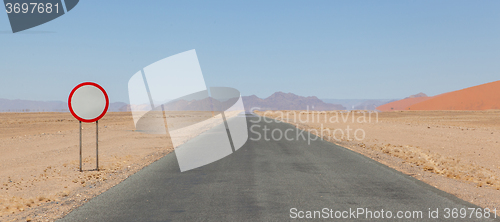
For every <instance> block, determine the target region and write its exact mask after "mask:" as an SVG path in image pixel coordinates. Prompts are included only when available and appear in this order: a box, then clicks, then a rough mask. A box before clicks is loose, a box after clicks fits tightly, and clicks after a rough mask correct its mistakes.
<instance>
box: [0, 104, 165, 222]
mask: <svg viewBox="0 0 500 222" xmlns="http://www.w3.org/2000/svg"><path fill="white" fill-rule="evenodd" d="M78 126H79V123H78V121H77V120H76V119H75V118H74V117H73V116H71V114H69V113H0V153H1V155H0V221H18V220H24V221H26V220H33V221H53V220H54V219H56V218H59V217H61V216H63V215H65V214H67V213H68V212H70V211H71V210H72V209H74V208H76V207H78V206H80V205H81V204H83V203H85V202H86V201H87V200H89V199H91V198H92V197H94V196H96V195H97V194H99V193H102V192H103V191H105V190H107V189H109V188H111V187H112V186H114V185H116V184H118V183H119V182H121V181H123V180H124V179H126V178H127V177H128V176H129V175H131V174H133V173H135V172H137V171H138V170H140V169H141V168H143V167H144V166H146V165H148V164H150V163H152V162H154V161H156V160H157V159H159V158H161V157H163V156H164V155H166V154H167V153H169V152H171V151H172V150H173V148H172V144H171V142H170V140H169V138H167V136H166V135H154V134H143V133H139V132H134V130H135V127H134V122H133V120H132V116H131V114H130V113H128V112H123V113H108V114H106V116H105V117H104V118H103V119H101V120H100V121H99V166H100V167H99V168H100V171H96V170H95V168H96V159H95V157H96V150H95V130H96V128H95V123H84V124H83V130H82V131H83V159H84V161H83V170H84V172H83V173H81V172H79V131H78Z"/></svg>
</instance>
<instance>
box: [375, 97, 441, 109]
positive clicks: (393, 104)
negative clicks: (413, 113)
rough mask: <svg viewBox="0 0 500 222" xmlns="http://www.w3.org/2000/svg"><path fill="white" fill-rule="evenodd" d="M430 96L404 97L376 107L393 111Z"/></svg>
mask: <svg viewBox="0 0 500 222" xmlns="http://www.w3.org/2000/svg"><path fill="white" fill-rule="evenodd" d="M430 98H432V97H413V98H406V99H402V100H398V101H394V102H390V103H387V104H384V105H381V106H379V107H377V108H376V109H377V110H380V111H383V112H385V111H394V110H405V109H406V108H407V107H408V106H411V105H413V104H417V103H420V102H423V101H426V100H428V99H430Z"/></svg>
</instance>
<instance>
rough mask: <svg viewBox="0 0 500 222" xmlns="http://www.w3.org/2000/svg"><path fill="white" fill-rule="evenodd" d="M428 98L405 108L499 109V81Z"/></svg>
mask: <svg viewBox="0 0 500 222" xmlns="http://www.w3.org/2000/svg"><path fill="white" fill-rule="evenodd" d="M430 98H431V99H429V100H426V101H423V102H420V103H417V104H412V105H410V106H408V107H406V110H487V109H500V81H495V82H490V83H486V84H482V85H478V86H473V87H469V88H465V89H461V90H457V91H453V92H449V93H444V94H440V95H437V96H434V97H430ZM396 102H397V101H396Z"/></svg>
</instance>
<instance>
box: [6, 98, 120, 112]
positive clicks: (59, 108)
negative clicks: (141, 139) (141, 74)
mask: <svg viewBox="0 0 500 222" xmlns="http://www.w3.org/2000/svg"><path fill="white" fill-rule="evenodd" d="M126 108H127V104H126V103H122V102H115V103H110V104H109V108H108V111H109V112H120V111H126ZM0 112H69V109H68V104H67V103H65V102H61V101H31V100H20V99H15V100H9V99H0Z"/></svg>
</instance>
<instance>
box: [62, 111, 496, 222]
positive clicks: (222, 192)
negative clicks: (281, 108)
mask: <svg viewBox="0 0 500 222" xmlns="http://www.w3.org/2000/svg"><path fill="white" fill-rule="evenodd" d="M250 119H252V120H254V121H255V120H256V119H257V118H256V117H251V118H249V120H250ZM253 125H256V126H254V127H253V128H252V131H249V138H250V139H249V140H248V141H247V143H246V144H245V145H244V146H243V147H242V148H240V149H239V150H237V151H236V152H235V153H233V154H231V155H229V156H227V157H225V158H223V159H221V160H219V161H216V162H214V163H211V164H208V165H205V166H203V167H200V168H197V169H194V170H190V171H186V172H183V173H181V172H180V171H179V166H178V164H177V159H176V156H175V153H171V154H168V155H167V156H165V157H164V158H162V159H160V160H158V161H157V162H155V163H153V164H151V165H149V166H148V167H145V168H144V169H143V170H141V171H140V172H138V173H136V174H135V175H133V176H131V177H129V178H128V179H126V180H125V181H123V182H122V183H120V184H118V185H117V186H115V187H113V188H111V189H110V190H108V191H106V192H104V193H103V194H101V195H99V196H97V197H96V198H94V199H92V200H90V201H89V202H88V203H86V204H84V205H83V206H82V207H80V208H78V209H75V210H74V211H73V212H71V213H70V214H68V215H67V216H66V217H64V218H63V219H61V220H60V221H291V220H292V221H293V220H299V221H300V220H302V221H310V220H311V219H307V218H306V217H307V216H311V217H315V218H316V220H322V219H321V218H323V219H324V218H329V219H330V220H331V218H332V217H333V218H334V220H339V221H349V220H352V221H358V220H367V221H386V220H390V221H411V220H416V221H456V220H457V219H452V218H450V219H446V218H445V216H447V213H446V210H445V208H451V209H452V208H457V209H458V210H460V209H461V208H477V206H475V205H472V204H470V203H467V202H465V201H462V200H459V199H458V198H456V197H454V196H452V195H449V194H447V193H445V192H442V191H439V190H437V189H436V188H434V187H431V186H429V185H426V184H424V183H422V182H420V181H418V180H415V179H414V178H412V177H410V176H408V175H404V174H402V173H399V172H397V171H395V170H393V169H390V168H388V167H386V166H384V165H382V164H380V163H377V162H376V161H373V160H371V159H369V158H367V157H364V156H362V155H360V154H357V153H355V152H352V151H350V150H347V149H345V148H342V147H339V146H336V145H334V144H332V143H329V142H326V141H321V140H317V141H311V142H310V144H308V141H307V134H305V135H306V136H305V138H306V140H303V139H302V137H301V136H299V138H298V139H297V138H295V137H296V134H297V132H296V129H295V128H294V127H293V126H292V125H289V124H286V123H274V122H273V123H265V122H259V123H250V122H249V127H251V126H253ZM264 127H266V128H267V129H270V130H267V131H266V133H267V138H271V140H270V141H266V140H265V139H264ZM274 129H280V130H281V131H282V132H285V131H286V130H287V129H293V131H290V130H289V131H288V133H289V134H288V136H289V138H290V137H293V138H294V139H293V140H292V141H288V140H286V139H281V140H277V141H275V140H272V137H271V135H270V133H271V130H274ZM299 132H300V131H299ZM257 133H260V134H261V138H260V139H259V140H256V138H257V137H258V136H257ZM292 134H293V136H292ZM202 136H206V135H202ZM277 136H278V134H276V137H277ZM276 137H275V138H276ZM312 138H314V136H312ZM196 141H197V142H199V141H203V140H196ZM429 209H430V210H431V211H435V210H436V209H438V217H439V218H438V219H429ZM382 210H383V211H382ZM314 211H318V212H314ZM368 211H370V212H371V214H370V213H368ZM388 211H390V214H389V213H388ZM353 212H354V214H353ZM377 212H378V213H377ZM420 212H421V213H420ZM357 213H360V214H357ZM450 213H451V211H450ZM469 214H470V210H469V211H468V212H467V218H466V219H464V220H463V221H474V220H475V219H476V215H473V216H472V219H471V218H468V217H469V216H470V215H469ZM456 215H457V214H455V216H456ZM353 216H354V217H353ZM377 216H378V217H379V218H378V219H376V217H377ZM388 216H392V218H391V219H387V217H388ZM398 216H402V217H403V218H401V219H398V218H396V217H398ZM406 216H409V218H405V217H406ZM433 216H436V215H435V213H433ZM450 216H452V217H453V215H452V214H450ZM458 216H460V214H458ZM299 217H304V218H302V219H300V218H299ZM336 217H343V218H341V219H336ZM382 217H383V218H382ZM415 217H417V219H416V218H415ZM491 217H493V215H491Z"/></svg>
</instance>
